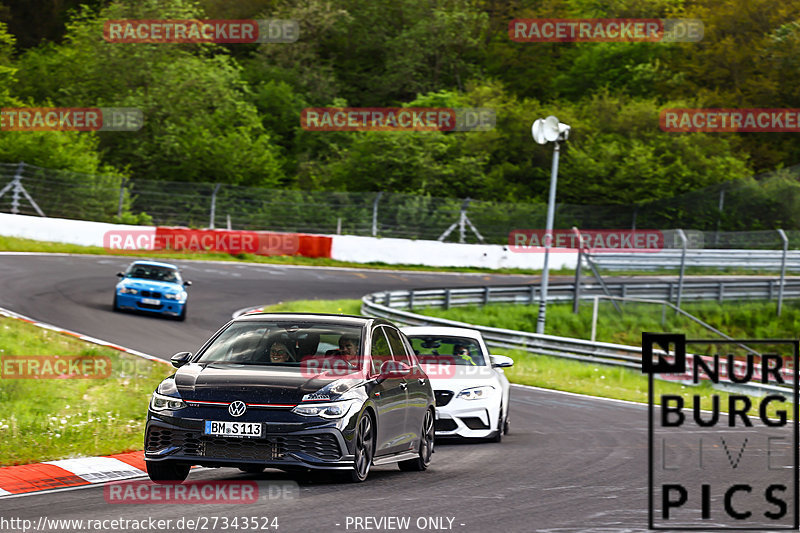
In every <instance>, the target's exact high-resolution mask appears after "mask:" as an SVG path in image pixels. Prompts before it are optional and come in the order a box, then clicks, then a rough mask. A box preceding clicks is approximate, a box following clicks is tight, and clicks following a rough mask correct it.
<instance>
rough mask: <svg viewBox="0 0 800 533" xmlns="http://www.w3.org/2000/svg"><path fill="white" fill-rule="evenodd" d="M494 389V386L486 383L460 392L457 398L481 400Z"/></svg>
mask: <svg viewBox="0 0 800 533" xmlns="http://www.w3.org/2000/svg"><path fill="white" fill-rule="evenodd" d="M493 390H494V387H492V386H489V385H485V386H483V387H471V388H469V389H464V390H462V391H461V392H459V393H458V395H457V396H456V398H462V399H464V400H481V399H483V398H487V397H488V396H489V395H490V394H491V393H492V391H493Z"/></svg>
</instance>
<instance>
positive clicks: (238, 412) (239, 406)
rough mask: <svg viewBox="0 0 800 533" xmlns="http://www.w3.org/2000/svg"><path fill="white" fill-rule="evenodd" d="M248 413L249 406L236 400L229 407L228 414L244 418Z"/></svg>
mask: <svg viewBox="0 0 800 533" xmlns="http://www.w3.org/2000/svg"><path fill="white" fill-rule="evenodd" d="M245 411H247V405H245V403H244V402H243V401H241V400H236V401H235V402H233V403H232V404H230V405H229V406H228V412H229V413H230V414H231V416H242V415H243V414H244V412H245Z"/></svg>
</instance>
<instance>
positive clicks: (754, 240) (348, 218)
mask: <svg viewBox="0 0 800 533" xmlns="http://www.w3.org/2000/svg"><path fill="white" fill-rule="evenodd" d="M798 173H800V165H798V166H797V167H792V168H790V169H784V170H783V171H780V172H778V173H774V174H772V175H769V176H766V177H764V176H761V177H760V180H741V181H737V182H728V183H723V184H720V185H715V186H712V187H707V188H705V189H702V190H698V191H693V192H690V193H686V194H683V195H679V196H676V197H674V198H669V199H665V200H658V201H654V202H650V203H645V204H639V205H573V204H558V205H557V206H556V212H555V228H556V229H569V228H571V227H573V226H576V227H578V228H581V229H586V230H588V229H662V230H663V229H666V228H691V229H692V230H693V231H692V232H687V234H690V243H689V247H691V248H738V249H781V248H782V247H783V241H782V239H781V237H780V235H779V234H778V232H777V231H775V228H780V227H783V228H789V229H788V230H787V231H786V234H787V236H788V237H789V241H790V248H792V249H798V248H800V182H798V180H797V175H798ZM0 212H9V213H20V214H28V215H37V214H38V215H41V214H44V215H45V216H49V217H61V218H73V219H82V220H95V221H104V222H127V223H137V222H138V223H152V224H157V225H165V226H188V227H198V228H199V227H216V228H225V227H231V228H233V229H244V230H267V231H288V232H305V233H325V234H332V233H337V232H339V233H342V234H349V235H376V236H381V237H398V238H408V239H438V238H440V237H442V235H443V234H444V233H445V232H446V231H447V230H448V228H449V229H451V232H450V233H449V234H448V237H447V240H450V241H459V240H461V241H462V242H478V241H481V242H487V243H498V244H507V243H508V238H509V233H510V232H511V231H512V230H515V229H542V228H544V227H545V218H546V212H547V206H546V204H544V203H535V202H519V203H511V202H494V201H485V200H479V199H473V200H469V201H464V199H459V198H446V197H433V196H420V195H411V194H401V193H388V192H384V193H379V192H336V191H307V190H297V189H266V188H258V187H243V186H236V185H228V184H216V183H196V182H177V181H160V180H143V179H135V180H126V179H125V178H124V177H123V176H120V175H116V176H115V175H101V174H81V173H75V172H69V171H64V170H55V169H47V168H41V167H36V166H33V165H28V164H24V163H0ZM454 228H455V230H454ZM472 228H474V229H475V230H476V231H473V229H472ZM665 246H666V247H679V246H680V243H678V242H677V241H676V240H674V239H665Z"/></svg>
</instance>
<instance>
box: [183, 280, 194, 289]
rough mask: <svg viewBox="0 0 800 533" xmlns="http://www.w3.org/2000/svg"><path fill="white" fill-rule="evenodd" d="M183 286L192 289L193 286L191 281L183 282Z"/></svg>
mask: <svg viewBox="0 0 800 533" xmlns="http://www.w3.org/2000/svg"><path fill="white" fill-rule="evenodd" d="M183 286H184V287H191V286H192V282H191V281H189V280H186V281H184V282H183Z"/></svg>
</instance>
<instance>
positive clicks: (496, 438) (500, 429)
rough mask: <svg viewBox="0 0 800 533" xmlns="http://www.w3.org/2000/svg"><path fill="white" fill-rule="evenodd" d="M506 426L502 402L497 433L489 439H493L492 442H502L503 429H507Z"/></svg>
mask: <svg viewBox="0 0 800 533" xmlns="http://www.w3.org/2000/svg"><path fill="white" fill-rule="evenodd" d="M504 426H505V421H504V420H503V404H500V414H499V415H497V433H496V434H495V435H494V436H493V437H491V438H490V439H489V440H491V441H492V442H502V441H503V431H504V429H505V427H504Z"/></svg>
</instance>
